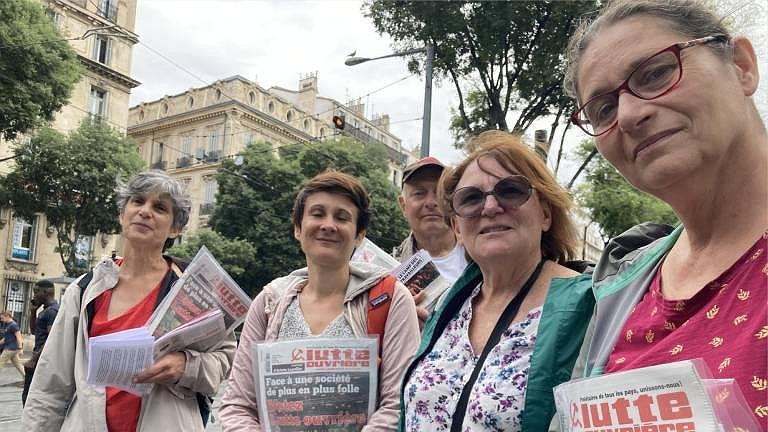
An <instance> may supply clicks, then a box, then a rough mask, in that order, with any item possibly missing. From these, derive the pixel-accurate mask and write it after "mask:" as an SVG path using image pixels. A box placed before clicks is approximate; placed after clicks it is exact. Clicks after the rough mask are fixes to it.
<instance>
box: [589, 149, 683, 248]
mask: <svg viewBox="0 0 768 432" xmlns="http://www.w3.org/2000/svg"><path fill="white" fill-rule="evenodd" d="M594 148H595V144H594V141H592V140H585V141H583V142H582V143H581V144H580V146H579V149H578V150H577V153H578V154H579V156H578V157H579V159H585V157H586V156H587V155H589V154H592V155H595V157H594V158H593V159H592V161H591V162H590V163H589V164H588V165H587V167H586V168H585V170H586V172H587V182H585V183H583V184H581V185H580V186H579V187H578V188H577V191H576V198H577V201H578V202H579V204H581V205H583V206H584V207H586V208H587V209H589V212H590V215H591V217H592V219H593V220H594V221H595V222H597V223H598V224H599V225H600V229H601V231H602V233H603V236H604V237H605V238H606V239H610V238H613V237H615V236H617V235H619V234H621V233H623V232H624V231H626V230H627V229H629V228H631V227H632V226H634V225H637V224H639V223H641V222H658V223H667V224H676V223H677V222H678V220H677V216H676V215H675V213H674V212H673V211H672V209H671V208H670V207H669V206H668V205H667V204H666V203H665V202H663V201H661V200H659V199H658V198H656V197H653V196H651V195H648V194H646V193H644V192H641V191H639V190H637V189H635V188H634V186H632V185H631V184H629V183H628V182H627V181H626V180H625V179H624V177H622V176H621V174H619V172H618V171H616V169H615V168H614V167H613V166H611V165H610V164H609V163H608V161H606V160H605V159H604V158H603V157H602V156H600V154H599V153H597V154H595V153H594Z"/></svg>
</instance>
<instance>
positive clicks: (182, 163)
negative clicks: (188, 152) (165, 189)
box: [176, 156, 192, 168]
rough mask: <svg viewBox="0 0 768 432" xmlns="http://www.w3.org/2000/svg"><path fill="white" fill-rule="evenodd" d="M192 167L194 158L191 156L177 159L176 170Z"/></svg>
mask: <svg viewBox="0 0 768 432" xmlns="http://www.w3.org/2000/svg"><path fill="white" fill-rule="evenodd" d="M190 165H192V158H191V157H189V156H184V157H180V158H178V159H176V168H186V167H188V166H190Z"/></svg>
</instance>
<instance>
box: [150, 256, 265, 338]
mask: <svg viewBox="0 0 768 432" xmlns="http://www.w3.org/2000/svg"><path fill="white" fill-rule="evenodd" d="M250 304H251V299H250V297H248V295H247V294H246V293H245V292H243V290H242V289H240V287H239V286H238V285H237V283H236V282H235V281H234V280H233V279H232V278H231V277H230V276H229V274H227V272H226V271H224V269H223V268H222V267H221V266H220V265H219V263H218V262H216V259H215V258H214V257H213V255H211V253H210V252H209V251H208V249H207V248H206V247H205V246H203V247H201V248H200V251H199V252H198V253H197V255H195V258H194V259H193V260H192V262H191V263H189V266H187V268H186V269H185V270H184V273H183V274H182V275H181V277H180V278H179V280H178V281H176V283H175V284H174V285H173V288H171V291H170V292H169V293H168V295H166V297H165V299H163V301H162V303H160V305H159V306H158V307H157V309H155V312H154V313H153V314H152V316H151V317H150V319H149V321H148V322H147V327H149V331H150V332H151V333H152V335H153V336H155V337H156V338H160V337H161V336H163V335H164V334H166V333H168V332H169V331H171V330H173V329H175V328H177V327H179V326H181V325H182V324H185V323H188V322H190V321H192V320H193V319H195V318H197V317H199V316H200V315H202V314H205V313H207V312H211V311H213V310H215V309H221V312H222V314H223V315H222V316H223V319H224V327H225V329H226V332H230V331H232V330H234V329H235V327H237V326H238V325H240V324H241V323H242V322H243V320H245V315H246V314H247V313H248V306H249V305H250Z"/></svg>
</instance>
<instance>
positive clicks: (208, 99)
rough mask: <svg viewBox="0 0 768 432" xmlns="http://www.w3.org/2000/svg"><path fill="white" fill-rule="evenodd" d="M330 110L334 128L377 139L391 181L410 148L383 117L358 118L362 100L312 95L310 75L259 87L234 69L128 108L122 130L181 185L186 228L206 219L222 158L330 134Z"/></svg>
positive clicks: (154, 164) (313, 85)
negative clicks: (338, 121) (188, 208)
mask: <svg viewBox="0 0 768 432" xmlns="http://www.w3.org/2000/svg"><path fill="white" fill-rule="evenodd" d="M333 116H340V117H344V118H345V121H346V127H345V128H344V130H343V131H342V133H344V134H347V135H350V136H354V137H356V138H358V139H360V140H361V141H363V142H366V143H369V142H381V143H383V144H384V145H386V147H387V149H388V152H389V157H390V169H391V172H390V175H391V178H392V179H393V181H394V182H395V183H397V182H398V181H399V179H400V176H401V175H402V168H403V166H404V164H405V163H406V162H407V161H408V160H409V159H408V158H409V157H411V158H412V157H413V156H410V153H409V152H408V151H405V150H404V149H403V147H402V144H401V140H400V139H399V138H398V137H396V136H395V135H393V134H392V133H391V132H390V131H389V116H386V115H383V116H379V117H377V118H376V119H375V120H369V119H367V118H366V117H365V116H364V113H363V109H362V106H360V105H354V104H353V105H344V104H341V103H339V102H337V101H335V100H333V99H329V98H325V97H322V96H318V94H317V75H315V74H310V75H308V76H306V77H304V78H302V79H301V80H300V81H299V90H298V91H291V90H286V89H282V88H279V87H272V88H270V89H264V88H263V87H261V86H260V85H259V84H257V83H255V82H253V81H251V80H248V79H246V78H243V77H242V76H239V75H235V76H232V77H229V78H225V79H222V80H219V81H216V82H214V83H213V84H211V85H208V86H205V87H201V88H192V89H189V90H187V91H186V92H184V93H180V94H176V95H172V96H165V97H163V98H162V99H159V100H155V101H151V102H142V103H139V104H138V105H136V106H133V107H131V109H130V113H129V118H128V135H129V136H130V137H132V138H133V139H134V141H136V143H137V144H138V146H139V149H140V150H139V151H140V153H141V155H142V157H143V158H144V160H146V161H147V162H148V164H149V166H150V168H155V169H163V170H167V171H168V172H169V173H170V174H171V175H173V176H174V177H176V178H179V179H180V180H181V181H182V183H184V184H185V185H187V187H188V190H189V192H190V195H191V196H192V213H191V215H190V221H189V225H188V228H187V233H191V232H194V231H195V230H196V229H198V228H200V227H204V226H206V225H207V223H208V218H209V217H210V215H211V214H212V213H213V209H214V206H215V202H216V192H217V188H218V186H217V183H216V179H215V177H216V173H217V171H218V170H219V168H220V166H221V163H220V161H221V160H222V158H227V157H234V156H235V155H236V154H237V153H239V152H240V151H242V150H243V149H244V148H245V147H246V146H248V145H249V144H250V143H253V142H259V141H263V142H268V143H271V144H272V146H273V148H274V149H277V148H278V147H280V146H284V145H302V144H307V143H309V142H312V141H314V140H318V139H322V138H324V137H331V136H333V135H334V134H336V133H337V132H338V130H337V129H335V128H334V125H333V123H332V118H333Z"/></svg>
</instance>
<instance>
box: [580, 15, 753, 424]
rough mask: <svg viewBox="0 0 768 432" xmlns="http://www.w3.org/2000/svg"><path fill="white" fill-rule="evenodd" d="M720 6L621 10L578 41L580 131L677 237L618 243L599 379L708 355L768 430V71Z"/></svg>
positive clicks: (643, 232)
mask: <svg viewBox="0 0 768 432" xmlns="http://www.w3.org/2000/svg"><path fill="white" fill-rule="evenodd" d="M710 7H711V2H699V1H691V0H631V1H616V2H610V3H608V4H607V6H606V7H605V9H604V10H602V11H601V13H600V14H599V15H598V16H597V17H596V18H595V20H594V21H592V22H586V23H584V24H583V25H582V26H581V27H580V28H579V29H578V31H577V32H576V33H575V34H574V35H573V36H572V38H571V42H570V45H569V67H568V73H567V75H566V76H567V79H566V87H567V89H568V91H569V92H570V93H571V95H572V96H574V97H575V98H576V100H577V101H578V106H579V109H578V110H577V111H576V112H575V113H574V114H573V115H572V117H571V118H572V120H573V123H574V124H576V125H578V126H579V127H581V128H582V129H583V130H584V132H586V133H587V134H589V135H591V136H593V137H594V139H595V144H596V145H597V149H598V150H599V151H600V153H601V154H602V155H603V156H604V157H605V159H606V160H607V161H608V162H609V163H610V164H611V165H613V166H614V167H615V168H616V169H617V170H618V171H619V172H620V173H621V175H622V176H624V178H626V179H627V180H628V181H629V182H630V183H632V185H633V186H635V187H636V188H638V189H640V190H642V191H644V192H646V193H649V194H651V195H654V196H656V197H657V198H659V199H661V200H663V201H665V202H666V203H667V204H669V205H670V206H671V207H672V209H673V210H674V211H675V213H676V214H677V216H678V218H679V219H680V221H681V222H682V224H681V225H679V226H677V227H668V226H661V225H656V224H643V225H640V226H637V227H635V228H633V229H630V230H629V231H627V232H626V233H624V234H622V235H620V236H619V237H617V238H615V239H613V240H612V241H611V242H610V243H609V244H608V245H607V246H606V248H605V251H604V252H603V257H602V259H601V260H600V262H599V264H598V265H597V267H596V269H595V276H594V292H595V297H596V298H597V307H596V311H595V316H594V318H593V322H592V325H591V329H590V331H589V332H588V335H589V337H588V338H587V340H586V342H585V344H586V347H585V349H584V350H583V351H582V352H583V353H584V354H585V355H584V356H583V358H582V359H581V362H583V363H584V364H585V365H586V369H585V372H586V375H587V376H594V375H600V374H603V373H611V372H619V371H625V370H630V369H636V368H642V367H645V366H652V365H658V364H664V363H669V362H675V361H680V360H688V359H694V358H702V359H704V361H705V362H706V364H707V365H708V366H709V370H710V372H711V373H712V378H718V379H728V378H733V379H735V381H736V383H737V384H738V385H739V387H740V388H741V391H742V392H743V393H744V396H745V398H746V401H747V403H748V405H749V411H751V412H753V413H755V414H758V413H759V414H758V415H759V416H760V421H761V424H762V425H763V429H764V430H768V416H765V415H764V414H763V413H764V411H765V409H766V388H765V385H763V384H762V383H764V382H765V380H766V378H767V377H766V374H767V373H768V354H766V352H767V351H766V342H768V316H767V315H766V304H768V231H767V229H768V134H767V133H766V127H765V122H764V120H763V119H762V118H761V116H760V113H759V112H758V110H757V108H756V106H755V101H754V100H753V95H754V94H755V92H756V91H757V88H758V82H759V73H758V61H757V58H756V56H755V51H754V49H753V47H752V44H751V43H750V41H749V40H748V39H747V38H745V37H741V36H732V35H731V34H729V31H728V29H727V28H726V26H725V25H724V24H723V21H724V19H723V18H722V17H719V16H717V15H716V14H715V13H713V11H712V10H711V9H710Z"/></svg>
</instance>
